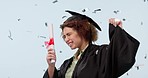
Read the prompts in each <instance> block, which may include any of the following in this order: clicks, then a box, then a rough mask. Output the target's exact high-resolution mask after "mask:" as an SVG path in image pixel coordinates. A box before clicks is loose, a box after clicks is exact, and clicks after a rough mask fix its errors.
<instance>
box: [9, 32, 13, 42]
mask: <svg viewBox="0 0 148 78" xmlns="http://www.w3.org/2000/svg"><path fill="white" fill-rule="evenodd" d="M8 37H9V38H10V40H13V38H12V35H11V31H10V30H9V36H8Z"/></svg>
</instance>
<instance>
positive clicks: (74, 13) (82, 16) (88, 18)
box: [65, 10, 101, 31]
mask: <svg viewBox="0 0 148 78" xmlns="http://www.w3.org/2000/svg"><path fill="white" fill-rule="evenodd" d="M65 12H68V13H70V14H71V15H73V16H80V17H81V18H84V19H87V20H88V21H89V23H90V24H92V25H94V26H95V27H96V28H97V29H98V30H100V31H101V28H100V26H99V25H98V24H97V23H96V22H95V21H94V20H92V19H91V18H90V17H88V16H86V15H82V14H80V13H77V12H73V11H69V10H66V11H65Z"/></svg>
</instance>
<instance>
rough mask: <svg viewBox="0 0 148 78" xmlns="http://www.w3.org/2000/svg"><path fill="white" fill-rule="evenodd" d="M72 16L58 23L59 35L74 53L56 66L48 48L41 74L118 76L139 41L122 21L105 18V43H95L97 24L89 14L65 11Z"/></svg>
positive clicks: (131, 62) (94, 77)
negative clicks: (44, 67)
mask: <svg viewBox="0 0 148 78" xmlns="http://www.w3.org/2000/svg"><path fill="white" fill-rule="evenodd" d="M66 12H68V13H70V14H71V15H72V16H71V17H69V18H68V19H67V20H66V21H65V22H64V23H63V24H62V25H61V26H60V28H61V29H62V37H63V39H64V41H65V42H66V43H67V45H68V46H69V47H70V48H71V49H76V48H78V50H77V51H76V53H75V54H74V55H73V56H72V57H71V58H69V59H67V60H65V61H64V62H63V64H62V65H61V67H60V69H58V70H57V68H56V67H55V63H56V62H55V63H51V59H53V60H56V54H55V52H54V50H53V49H49V50H48V54H47V58H46V59H47V63H48V69H47V71H46V72H45V74H44V76H43V78H118V77H119V76H121V75H123V74H124V73H125V72H127V71H128V70H129V69H130V68H131V67H132V66H133V65H134V63H135V56H136V53H137V50H138V47H139V42H138V41H137V40H136V39H135V38H133V37H132V36H131V35H129V34H128V33H127V32H126V31H125V30H124V29H122V21H116V19H115V18H111V19H109V39H110V43H109V44H108V45H95V44H93V43H92V42H94V41H96V40H97V38H98V34H97V30H96V28H97V29H98V30H100V31H101V28H100V27H99V25H98V24H97V23H96V22H94V21H93V20H92V19H91V18H90V17H88V16H86V15H82V14H79V13H76V12H73V11H66Z"/></svg>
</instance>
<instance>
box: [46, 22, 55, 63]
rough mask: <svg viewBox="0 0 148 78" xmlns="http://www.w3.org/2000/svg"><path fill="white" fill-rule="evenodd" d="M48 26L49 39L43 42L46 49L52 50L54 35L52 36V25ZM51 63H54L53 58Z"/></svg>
mask: <svg viewBox="0 0 148 78" xmlns="http://www.w3.org/2000/svg"><path fill="white" fill-rule="evenodd" d="M48 28H49V41H46V42H45V45H46V49H53V50H54V36H53V25H52V24H51V25H48ZM51 63H55V60H51Z"/></svg>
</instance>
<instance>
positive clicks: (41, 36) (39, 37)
mask: <svg viewBox="0 0 148 78" xmlns="http://www.w3.org/2000/svg"><path fill="white" fill-rule="evenodd" d="M38 38H44V39H46V37H45V36H38Z"/></svg>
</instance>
